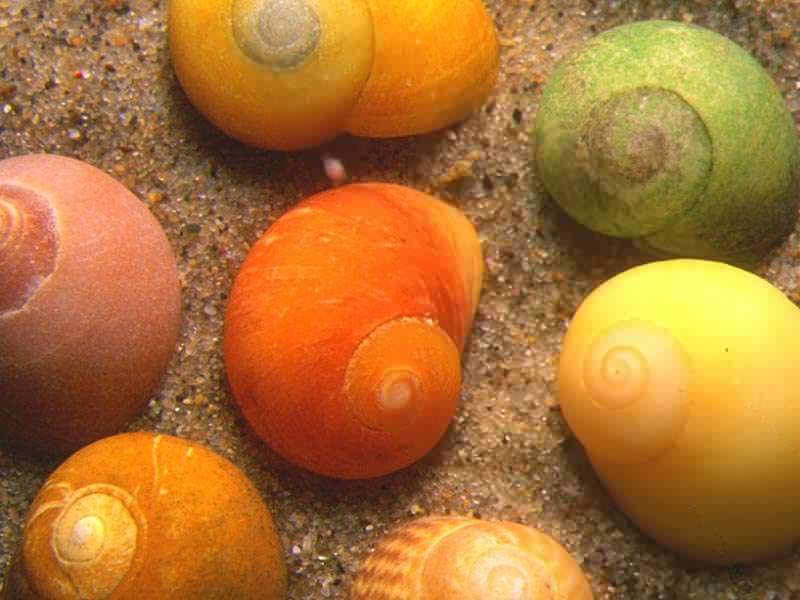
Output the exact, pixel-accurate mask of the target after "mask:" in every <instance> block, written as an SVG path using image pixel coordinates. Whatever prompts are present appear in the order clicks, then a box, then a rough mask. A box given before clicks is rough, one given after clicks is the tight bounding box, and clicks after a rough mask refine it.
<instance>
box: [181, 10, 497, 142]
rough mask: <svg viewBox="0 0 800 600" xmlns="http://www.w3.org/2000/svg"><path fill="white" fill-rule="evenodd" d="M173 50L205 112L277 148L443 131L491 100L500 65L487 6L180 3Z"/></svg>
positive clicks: (246, 138)
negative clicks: (345, 137) (351, 136)
mask: <svg viewBox="0 0 800 600" xmlns="http://www.w3.org/2000/svg"><path fill="white" fill-rule="evenodd" d="M169 44H170V52H171V55H172V62H173V65H174V67H175V72H176V73H177V76H178V79H179V81H180V83H181V85H182V86H183V89H184V90H185V91H186V94H187V95H188V96H189V98H190V100H191V101H192V103H193V104H194V105H195V106H196V107H197V108H198V110H200V112H202V113H203V114H204V115H205V116H206V117H207V118H208V119H209V120H210V121H211V122H213V123H214V124H215V125H216V126H217V127H219V128H220V129H222V130H223V131H225V132H226V133H227V134H229V135H231V136H232V137H234V138H236V139H238V140H240V141H243V142H245V143H247V144H251V145H254V146H259V147H264V148H270V149H277V150H292V149H297V148H302V147H308V146H313V145H317V144H320V143H323V142H325V141H328V140H330V139H332V138H334V137H335V136H337V135H338V134H340V133H342V132H344V131H349V132H351V133H355V134H357V135H363V136H371V137H390V136H401V135H412V134H416V133H422V132H426V131H432V130H434V129H439V128H442V127H446V126H448V125H450V124H452V123H455V122H457V121H460V120H461V119H463V118H465V117H466V116H467V115H468V114H469V113H470V112H471V111H473V110H475V109H476V108H477V107H479V106H480V105H481V104H482V103H483V102H484V101H485V100H486V97H487V96H488V95H489V93H490V91H491V89H492V87H493V86H494V81H495V79H496V76H497V69H498V56H499V51H498V48H499V47H498V43H497V39H496V36H495V32H494V26H493V24H492V21H491V18H490V17H489V15H488V14H487V13H486V10H485V8H484V6H483V3H482V2H481V0H438V1H436V2H432V1H431V0H406V1H404V2H396V1H394V0H233V2H231V1H230V0H228V1H223V0H171V1H170V3H169Z"/></svg>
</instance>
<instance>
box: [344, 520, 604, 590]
mask: <svg viewBox="0 0 800 600" xmlns="http://www.w3.org/2000/svg"><path fill="white" fill-rule="evenodd" d="M591 598H592V593H591V590H590V588H589V584H588V582H587V580H586V578H585V576H584V574H583V572H582V571H581V569H580V567H579V566H578V564H577V563H576V562H575V560H574V559H573V558H572V557H571V556H570V555H569V553H568V552H567V551H566V550H565V549H564V548H563V547H562V546H561V545H560V544H558V542H556V541H555V540H554V539H552V538H551V537H549V536H547V535H545V534H543V533H541V532H539V531H537V530H535V529H532V528H530V527H525V526H523V525H519V524H517V523H511V522H507V521H495V522H487V521H480V520H478V519H471V518H466V517H428V518H423V519H417V520H415V521H411V522H410V523H407V524H405V525H404V526H402V527H400V528H398V529H396V530H395V531H394V532H392V533H390V534H389V535H388V536H386V537H385V538H384V539H383V540H381V541H380V543H379V544H378V546H377V547H376V548H375V552H374V553H372V554H371V555H369V556H368V557H367V558H366V559H365V560H364V562H363V564H362V565H361V567H360V569H359V571H358V573H357V575H356V578H355V581H354V582H353V586H352V589H351V590H350V595H349V600H590V599H591Z"/></svg>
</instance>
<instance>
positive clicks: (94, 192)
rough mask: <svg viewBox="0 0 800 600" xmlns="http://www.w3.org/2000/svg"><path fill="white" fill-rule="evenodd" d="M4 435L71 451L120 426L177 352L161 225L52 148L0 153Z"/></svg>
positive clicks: (176, 307) (175, 291)
mask: <svg viewBox="0 0 800 600" xmlns="http://www.w3.org/2000/svg"><path fill="white" fill-rule="evenodd" d="M0 282H2V285H0V437H2V438H4V439H7V440H10V441H11V442H12V443H14V444H16V445H18V446H22V447H25V448H29V449H33V450H36V451H40V452H48V453H54V452H55V453H63V454H66V453H68V452H70V451H72V450H74V449H76V448H78V447H79V446H81V445H83V444H85V443H88V442H90V441H92V440H95V439H98V438H100V437H102V436H104V435H108V434H111V433H115V432H117V431H118V430H119V429H121V428H122V426H123V425H124V424H125V423H126V422H127V421H129V420H130V419H131V418H133V417H134V416H135V415H136V414H137V413H138V412H139V411H140V410H141V409H142V408H143V407H144V405H145V403H146V402H147V401H148V399H149V398H150V395H151V394H152V393H153V390H155V388H156V387H157V386H158V384H159V382H160V380H161V378H162V376H163V374H164V371H165V370H166V367H167V363H168V362H169V359H170V357H171V356H172V354H173V352H174V350H175V343H176V339H177V336H178V330H179V326H180V310H181V301H180V283H179V281H178V272H177V269H176V267H175V259H174V257H173V254H172V249H171V247H170V245H169V242H168V241H167V238H166V236H165V235H164V232H163V230H162V229H161V227H160V225H159V223H158V221H156V219H155V218H154V217H153V215H152V214H150V212H149V211H148V210H147V208H146V207H145V206H144V205H143V204H142V202H140V201H139V200H138V199H137V198H136V197H135V196H134V195H133V194H131V193H130V192H129V191H128V190H127V189H126V188H125V187H124V186H122V185H121V184H120V183H118V182H117V181H116V180H114V179H113V178H111V177H110V176H109V175H106V174H105V173H103V172H102V171H100V170H98V169H96V168H95V167H92V166H90V165H88V164H86V163H84V162H80V161H77V160H74V159H71V158H65V157H61V156H53V155H45V154H40V155H29V156H20V157H15V158H8V159H5V160H3V161H0Z"/></svg>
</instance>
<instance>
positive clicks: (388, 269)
mask: <svg viewBox="0 0 800 600" xmlns="http://www.w3.org/2000/svg"><path fill="white" fill-rule="evenodd" d="M481 275H482V259H481V252H480V245H479V242H478V239H477V236H476V234H475V230H474V229H473V227H472V225H471V224H470V223H469V222H468V221H467V219H466V218H465V217H464V215H463V214H461V212H460V211H458V210H457V209H455V208H453V207H451V206H449V205H447V204H445V203H443V202H441V201H440V200H437V199H435V198H433V197H431V196H428V195H426V194H423V193H421V192H417V191H414V190H411V189H409V188H405V187H402V186H397V185H390V184H357V185H350V186H344V187H340V188H336V189H333V190H330V191H327V192H323V193H321V194H317V195H315V196H313V197H311V198H309V199H307V200H305V201H303V202H301V203H300V204H299V205H298V206H297V207H295V208H294V209H292V210H290V211H289V212H288V213H286V214H285V215H284V216H282V217H281V218H280V219H278V220H277V221H276V222H275V223H274V224H273V225H272V226H271V227H270V228H269V229H268V230H267V231H266V232H265V234H264V235H263V236H262V237H261V239H259V240H258V242H256V244H255V245H254V246H253V248H252V249H251V251H250V253H249V254H248V256H247V258H246V260H245V261H244V264H243V265H242V267H241V270H240V272H239V274H238V276H237V278H236V281H235V283H234V286H233V289H232V291H231V295H230V300H229V304H228V308H227V312H226V315H225V331H224V353H225V365H226V369H227V373H228V380H229V382H230V385H231V389H232V391H233V395H234V398H235V399H236V401H237V403H238V404H239V406H240V407H241V409H242V412H243V413H244V415H245V417H246V418H247V420H248V422H249V423H250V425H251V426H252V427H253V429H254V430H255V431H256V432H257V433H258V434H259V435H260V436H261V437H262V438H263V439H264V440H265V441H266V442H267V443H268V444H269V445H270V446H271V447H272V448H273V449H274V450H276V451H277V452H278V453H280V454H281V455H283V456H284V457H286V458H287V459H288V460H290V461H292V462H294V463H295V464H298V465H300V466H302V467H304V468H307V469H310V470H312V471H316V472H319V473H322V474H325V475H329V476H334V477H342V478H364V477H373V476H377V475H383V474H386V473H389V472H392V471H395V470H397V469H400V468H402V467H404V466H406V465H408V464H410V463H412V462H414V461H415V460H417V459H419V458H420V457H421V456H423V455H424V454H425V453H426V452H428V451H429V450H430V449H431V448H432V447H433V446H434V445H435V444H436V442H437V441H438V440H439V439H440V438H441V436H442V435H443V434H444V432H445V430H446V429H447V426H448V424H449V422H450V420H451V418H452V416H453V413H454V411H455V407H456V404H457V401H458V395H459V388H460V364H459V353H460V351H461V350H462V348H463V346H464V340H465V337H466V335H467V333H468V330H469V328H470V325H471V322H472V318H473V315H474V312H475V309H476V306H477V302H478V295H479V293H480V285H481Z"/></svg>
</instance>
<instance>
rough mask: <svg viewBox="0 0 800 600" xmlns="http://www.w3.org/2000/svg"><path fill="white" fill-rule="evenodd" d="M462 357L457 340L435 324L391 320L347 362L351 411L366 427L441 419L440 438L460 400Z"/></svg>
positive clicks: (434, 436)
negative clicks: (421, 419) (422, 419)
mask: <svg viewBox="0 0 800 600" xmlns="http://www.w3.org/2000/svg"><path fill="white" fill-rule="evenodd" d="M459 360H460V359H459V354H458V348H457V347H456V345H455V344H454V343H453V340H452V339H451V338H450V337H449V336H448V335H447V333H445V332H444V331H443V330H442V329H441V328H440V327H439V326H437V325H436V324H435V323H433V322H431V321H427V320H424V319H414V318H400V319H395V320H393V321H390V322H388V323H386V324H384V325H382V326H380V327H378V328H377V329H376V330H375V331H374V332H373V333H372V334H370V335H369V336H368V337H367V338H366V339H365V340H363V341H362V342H361V344H360V345H359V347H358V349H357V350H356V352H355V353H354V355H353V358H352V360H351V361H350V363H349V365H348V367H347V374H346V376H345V395H346V397H347V402H348V403H349V407H350V410H352V411H353V414H354V415H355V417H356V418H357V419H358V420H359V421H360V422H361V423H362V425H363V426H364V427H366V428H368V429H371V430H375V431H383V432H397V431H401V430H402V429H405V428H406V427H409V426H410V425H411V424H413V423H414V422H415V421H416V420H417V419H419V418H424V419H426V421H427V422H432V421H434V420H436V421H439V422H440V423H441V426H440V427H438V428H436V429H435V430H434V431H433V432H432V433H431V434H430V435H431V436H432V439H431V442H430V443H435V440H437V439H439V437H441V435H442V434H443V433H444V429H445V428H446V426H447V423H448V421H449V418H448V417H447V415H450V414H452V413H453V412H454V411H455V408H456V404H457V403H458V392H459V384H460V382H461V369H460V364H459ZM433 415H437V416H438V418H436V419H434V418H433ZM425 429H427V428H425ZM422 431H423V430H420V433H419V435H418V437H424V436H423V434H422Z"/></svg>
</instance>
